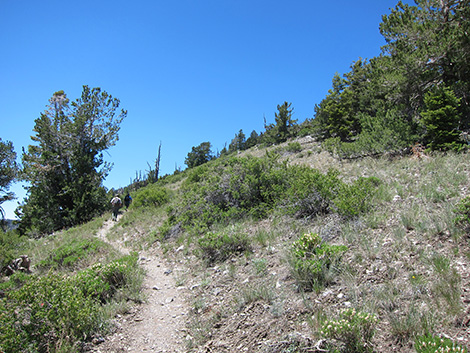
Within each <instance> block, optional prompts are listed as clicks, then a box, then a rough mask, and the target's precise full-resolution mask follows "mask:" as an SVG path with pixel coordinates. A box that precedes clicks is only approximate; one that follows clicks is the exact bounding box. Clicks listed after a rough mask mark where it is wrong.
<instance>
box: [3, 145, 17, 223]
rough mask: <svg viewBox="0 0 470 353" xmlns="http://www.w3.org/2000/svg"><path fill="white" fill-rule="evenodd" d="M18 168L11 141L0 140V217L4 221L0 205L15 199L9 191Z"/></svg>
mask: <svg viewBox="0 0 470 353" xmlns="http://www.w3.org/2000/svg"><path fill="white" fill-rule="evenodd" d="M17 171H18V166H17V164H16V153H15V150H14V148H13V143H12V142H11V141H5V142H3V141H2V139H1V138H0V217H1V221H2V222H3V220H4V219H5V212H4V210H3V208H2V206H1V205H2V203H4V202H5V201H10V200H13V199H14V198H15V195H14V194H13V193H12V192H10V191H9V189H10V185H11V183H12V182H13V181H14V180H15V179H16V177H17Z"/></svg>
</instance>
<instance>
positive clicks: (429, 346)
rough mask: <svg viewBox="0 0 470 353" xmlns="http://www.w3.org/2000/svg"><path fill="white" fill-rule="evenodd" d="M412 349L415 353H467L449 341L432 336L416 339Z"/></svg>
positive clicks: (463, 348) (464, 349)
mask: <svg viewBox="0 0 470 353" xmlns="http://www.w3.org/2000/svg"><path fill="white" fill-rule="evenodd" d="M414 349H415V351H416V352H417V353H445V352H458V353H467V348H465V347H462V346H460V345H458V344H457V343H454V342H452V340H451V339H449V338H440V337H436V336H432V335H423V336H418V337H416V339H415V345H414Z"/></svg>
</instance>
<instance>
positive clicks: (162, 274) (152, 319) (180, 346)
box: [92, 218, 188, 353]
mask: <svg viewBox="0 0 470 353" xmlns="http://www.w3.org/2000/svg"><path fill="white" fill-rule="evenodd" d="M118 221H119V218H118ZM113 225H114V222H113V221H112V220H109V221H107V222H105V224H104V225H103V227H102V229H101V230H100V232H99V233H98V236H99V237H100V238H102V239H104V240H105V241H108V242H109V240H108V239H107V237H106V235H107V234H108V232H109V230H110V229H111V228H112V226H113ZM110 243H111V244H112V245H113V246H115V247H116V248H117V249H119V250H120V251H121V252H122V253H125V254H126V253H129V249H127V248H126V247H125V245H124V242H122V241H113V242H110ZM139 262H140V265H141V266H142V267H143V268H144V269H145V271H146V275H145V279H144V283H143V288H142V290H143V292H144V295H145V298H146V300H145V302H144V303H143V304H139V305H135V306H134V307H133V308H132V309H131V310H130V312H129V313H127V314H126V315H124V316H120V317H118V318H116V324H117V329H116V332H114V334H112V335H111V336H108V337H105V338H104V342H102V343H100V344H97V345H95V347H94V349H93V350H92V351H93V352H102V353H105V352H184V351H185V350H184V342H183V341H184V336H185V334H184V327H185V326H186V317H187V312H188V309H187V305H186V303H185V299H184V297H185V295H184V291H185V288H184V287H177V286H176V283H175V282H176V280H175V273H176V272H177V269H176V268H173V266H172V265H171V264H168V263H166V261H165V260H164V258H163V256H162V254H161V252H160V250H149V251H146V252H141V253H139Z"/></svg>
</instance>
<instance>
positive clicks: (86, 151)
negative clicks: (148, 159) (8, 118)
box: [20, 86, 127, 234]
mask: <svg viewBox="0 0 470 353" xmlns="http://www.w3.org/2000/svg"><path fill="white" fill-rule="evenodd" d="M49 102H50V105H49V106H48V109H47V110H46V111H45V112H44V113H41V115H40V117H39V118H38V119H36V120H35V126H34V129H33V131H34V132H35V135H34V136H32V137H31V139H32V140H33V141H34V142H36V144H35V145H30V146H28V150H27V151H24V153H23V156H22V160H23V176H24V179H25V180H27V181H28V182H29V183H30V186H29V187H28V197H27V199H26V202H25V204H24V205H23V206H22V209H21V212H22V214H21V216H22V217H21V224H20V230H22V231H23V232H24V231H26V230H27V229H29V228H32V229H34V230H36V231H38V232H39V233H41V234H42V233H49V232H52V231H55V230H57V229H61V228H64V227H70V226H74V225H77V224H80V223H83V222H86V221H89V220H90V219H92V218H93V217H94V216H96V215H99V214H101V213H102V212H103V211H104V210H105V209H106V206H107V200H106V191H105V189H104V188H103V186H102V182H103V180H104V178H105V177H106V175H107V174H108V172H109V170H110V169H111V165H110V164H109V163H106V162H104V160H103V151H105V150H106V149H108V148H109V147H111V146H113V145H114V144H115V143H116V142H117V140H118V131H119V129H120V123H121V122H122V120H123V119H124V118H125V116H126V115H127V112H126V111H124V110H121V111H119V110H118V109H119V104H120V102H119V100H118V99H116V98H113V97H112V96H111V95H109V94H108V93H106V92H104V91H101V89H100V88H93V89H90V88H89V87H88V86H83V91H82V95H81V97H80V98H79V99H77V100H76V101H74V102H72V103H70V102H69V100H68V98H67V96H66V94H65V93H64V92H63V91H59V92H56V93H54V95H53V97H52V98H51V99H50V101H49Z"/></svg>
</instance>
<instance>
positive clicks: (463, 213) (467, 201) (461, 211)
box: [454, 196, 470, 228]
mask: <svg viewBox="0 0 470 353" xmlns="http://www.w3.org/2000/svg"><path fill="white" fill-rule="evenodd" d="M454 212H455V213H456V214H457V216H456V217H455V220H454V221H455V223H457V224H460V225H462V226H463V227H465V228H467V227H469V226H470V196H466V197H464V198H463V199H461V200H460V201H459V203H458V204H457V206H456V209H455V211H454Z"/></svg>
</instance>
